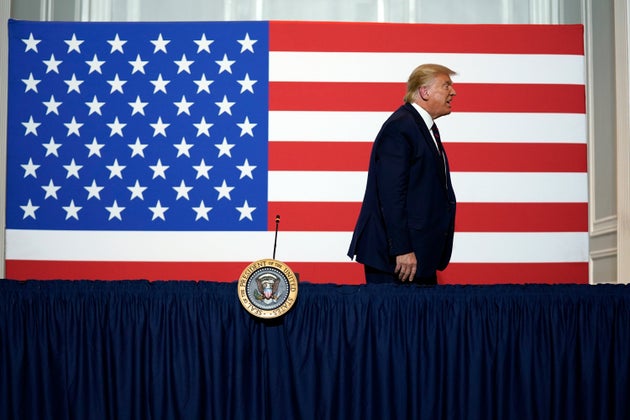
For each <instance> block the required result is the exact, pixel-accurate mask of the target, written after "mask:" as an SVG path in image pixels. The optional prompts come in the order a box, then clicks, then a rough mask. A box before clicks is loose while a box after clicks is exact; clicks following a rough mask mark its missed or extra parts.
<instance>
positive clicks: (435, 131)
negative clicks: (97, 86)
mask: <svg viewBox="0 0 630 420" xmlns="http://www.w3.org/2000/svg"><path fill="white" fill-rule="evenodd" d="M431 131H432V132H433V137H435V142H436V143H437V145H438V153H439V154H440V155H441V154H442V150H444V149H443V148H442V141H441V140H440V132H439V131H438V128H437V125H435V123H433V125H432V126H431Z"/></svg>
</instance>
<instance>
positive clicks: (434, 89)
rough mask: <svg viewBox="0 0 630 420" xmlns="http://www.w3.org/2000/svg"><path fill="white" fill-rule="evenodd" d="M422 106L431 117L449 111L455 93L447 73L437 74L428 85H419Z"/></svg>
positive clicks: (446, 113)
mask: <svg viewBox="0 0 630 420" xmlns="http://www.w3.org/2000/svg"><path fill="white" fill-rule="evenodd" d="M420 89H421V97H422V100H423V102H424V106H423V108H424V109H426V110H427V112H428V113H429V115H431V117H432V118H433V119H436V118H439V117H441V116H442V115H448V114H450V113H451V101H452V100H453V96H455V95H456V92H455V89H453V82H452V81H451V77H450V76H449V75H447V74H438V75H436V76H435V79H433V83H431V84H430V85H429V86H424V87H421V88H420Z"/></svg>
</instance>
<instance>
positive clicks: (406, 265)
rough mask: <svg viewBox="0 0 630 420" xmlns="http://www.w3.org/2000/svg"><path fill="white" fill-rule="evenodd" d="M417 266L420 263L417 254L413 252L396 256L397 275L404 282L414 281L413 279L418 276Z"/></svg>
mask: <svg viewBox="0 0 630 420" xmlns="http://www.w3.org/2000/svg"><path fill="white" fill-rule="evenodd" d="M417 266H418V261H417V260H416V254H414V253H413V252H410V253H408V254H404V255H397V256H396V270H395V273H396V274H397V275H398V278H399V279H400V281H402V282H405V281H413V278H414V277H415V276H416V269H417Z"/></svg>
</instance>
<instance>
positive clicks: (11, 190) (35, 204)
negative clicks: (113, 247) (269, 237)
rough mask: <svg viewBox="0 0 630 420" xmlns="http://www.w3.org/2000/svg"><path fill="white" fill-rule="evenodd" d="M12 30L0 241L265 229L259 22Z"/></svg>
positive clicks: (16, 25) (262, 28)
mask: <svg viewBox="0 0 630 420" xmlns="http://www.w3.org/2000/svg"><path fill="white" fill-rule="evenodd" d="M11 24H12V25H13V31H12V32H11V37H10V41H9V43H10V55H9V60H10V62H11V64H10V74H9V102H10V105H11V106H10V107H9V124H8V127H9V128H8V153H7V155H8V160H7V171H8V176H7V180H8V185H7V196H8V198H9V199H8V200H7V228H13V229H53V230H59V229H62V230H63V229H67V230H189V231H192V230H247V231H250V230H266V229H267V161H268V159H267V153H268V147H267V142H268V139H267V136H268V129H267V127H268V110H267V105H268V72H269V70H268V68H269V66H268V61H269V58H268V57H269V55H268V50H269V46H268V44H269V42H268V23H267V22H236V23H235V22H230V23H228V22H212V23H190V22H187V23H98V24H96V23H89V24H85V23H60V24H58V25H54V26H51V25H46V24H41V25H38V24H37V23H35V24H34V23H32V22H31V23H29V24H28V25H23V24H21V23H20V22H16V21H13V22H12V23H11Z"/></svg>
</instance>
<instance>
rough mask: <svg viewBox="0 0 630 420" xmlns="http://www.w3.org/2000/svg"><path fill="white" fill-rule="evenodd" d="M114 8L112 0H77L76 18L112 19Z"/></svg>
mask: <svg viewBox="0 0 630 420" xmlns="http://www.w3.org/2000/svg"><path fill="white" fill-rule="evenodd" d="M42 1H47V0H42ZM50 1H52V0H50ZM112 10H113V6H112V0H77V1H76V3H75V18H76V20H77V21H81V22H95V21H96V22H103V21H110V20H112V18H113V15H112Z"/></svg>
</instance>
